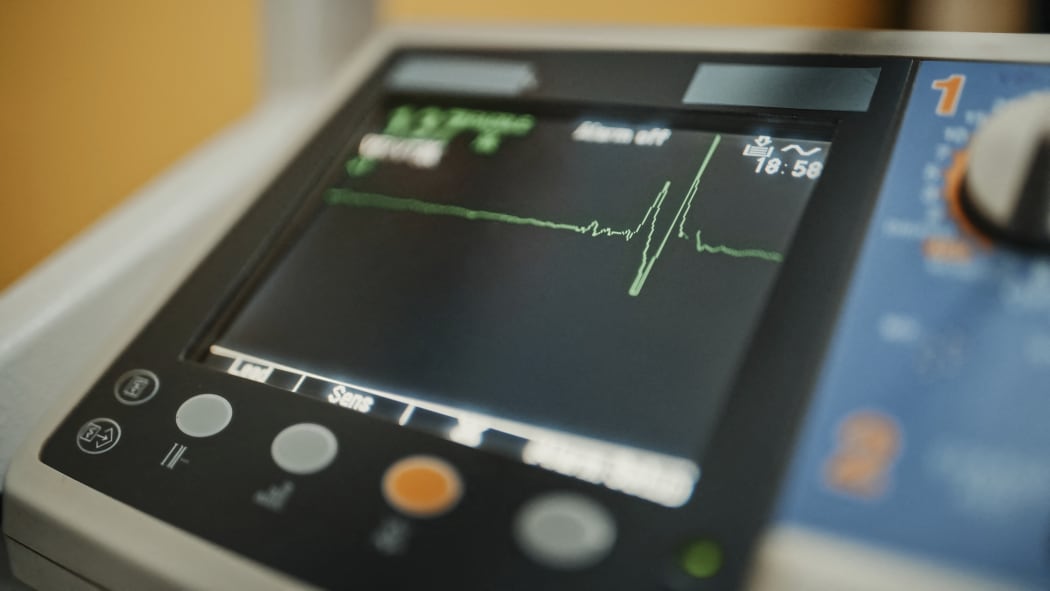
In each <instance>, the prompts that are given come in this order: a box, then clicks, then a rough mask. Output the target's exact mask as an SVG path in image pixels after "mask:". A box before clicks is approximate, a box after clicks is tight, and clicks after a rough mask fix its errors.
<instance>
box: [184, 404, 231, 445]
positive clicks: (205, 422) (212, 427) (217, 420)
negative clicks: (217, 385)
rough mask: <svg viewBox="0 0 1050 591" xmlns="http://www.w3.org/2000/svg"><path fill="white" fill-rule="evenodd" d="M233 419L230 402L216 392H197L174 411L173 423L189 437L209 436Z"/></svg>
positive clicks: (223, 427)
mask: <svg viewBox="0 0 1050 591" xmlns="http://www.w3.org/2000/svg"><path fill="white" fill-rule="evenodd" d="M231 419H233V407H232V406H230V402H229V401H228V400H226V399H225V398H223V397H222V396H219V395H218V394H198V395H196V396H194V397H193V398H190V399H189V400H187V401H186V402H183V403H182V406H180V407H179V410H177V411H175V424H176V425H177V426H178V427H179V430H180V431H182V432H183V433H185V434H186V435H189V436H190V437H211V436H212V435H215V434H216V433H218V432H220V431H222V430H223V429H225V428H226V426H227V425H229V424H230V420H231Z"/></svg>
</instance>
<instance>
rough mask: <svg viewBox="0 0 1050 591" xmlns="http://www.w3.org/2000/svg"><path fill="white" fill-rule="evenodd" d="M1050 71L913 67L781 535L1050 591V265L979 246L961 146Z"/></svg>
mask: <svg viewBox="0 0 1050 591" xmlns="http://www.w3.org/2000/svg"><path fill="white" fill-rule="evenodd" d="M1048 89H1050V67H1046V66H1034V65H1003V64H990V63H971V62H948V61H930V62H925V63H923V64H922V65H921V67H920V69H919V71H918V74H917V77H916V79H915V83H914V85H913V90H912V95H911V99H910V102H909V106H908V109H907V112H906V114H905V116H904V119H903V122H902V127H901V129H900V131H899V135H898V140H897V144H896V148H895V152H894V154H893V156H892V159H891V163H890V168H889V171H888V174H887V176H886V179H885V181H884V184H883V187H882V189H881V195H880V198H879V202H878V205H877V206H876V211H875V212H874V216H873V218H872V222H871V224H870V226H869V230H868V236H867V238H866V242H865V245H864V247H863V250H862V253H861V255H860V259H859V264H858V266H857V270H856V272H855V276H854V279H853V282H852V285H851V288H850V293H849V295H848V297H847V300H846V303H845V307H844V309H843V312H842V315H841V321H840V323H839V327H838V329H837V332H836V334H835V335H834V337H833V342H832V343H831V347H830V349H829V350H830V351H831V354H830V355H829V358H828V360H827V363H826V369H825V371H824V372H823V375H822V377H821V380H820V382H819V385H818V388H817V390H816V393H815V395H814V400H813V406H812V410H811V413H810V416H809V419H808V422H807V424H806V425H805V426H804V430H803V434H802V438H801V440H800V447H799V449H798V451H797V454H796V458H795V462H794V464H793V467H792V469H791V474H790V476H789V479H788V481H787V486H786V490H785V493H784V496H783V498H782V501H781V506H780V510H779V520H780V522H781V523H784V524H787V525H796V526H802V527H805V528H809V529H812V530H816V531H820V532H825V533H828V534H832V535H836V536H845V537H847V538H852V539H855V540H859V541H861V542H865V543H868V544H872V545H875V546H878V547H882V548H888V549H890V550H897V551H900V552H901V553H904V554H912V555H918V556H920V557H925V558H927V559H929V560H931V561H933V562H935V563H941V564H943V565H945V566H947V567H950V568H953V569H962V570H964V571H969V572H973V573H975V574H978V575H984V576H988V577H990V578H994V579H997V580H1004V581H1010V582H1013V583H1016V584H1017V585H1018V586H1020V587H1022V588H1027V587H1031V588H1037V589H1046V588H1050V256H1048V255H1045V254H1034V253H1031V252H1022V251H1017V250H1013V249H1010V248H1008V247H1003V246H1000V245H997V244H995V243H994V242H992V241H990V240H988V239H986V238H984V237H983V236H982V235H980V233H979V232H976V231H974V230H973V229H972V228H971V227H970V226H969V224H968V223H967V222H966V221H965V219H964V218H963V217H962V216H961V212H960V210H959V205H958V199H959V191H960V183H961V179H962V173H963V170H964V167H965V163H966V157H967V152H966V148H967V145H968V143H969V140H970V136H971V135H972V134H973V132H974V131H975V130H976V129H977V128H978V127H979V126H980V125H981V123H982V122H983V121H984V120H985V119H986V118H987V117H989V116H990V115H991V114H992V113H993V112H994V111H995V110H996V109H997V108H999V107H1001V106H1002V105H1004V104H1007V103H1008V102H1010V101H1012V100H1014V99H1017V98H1020V97H1023V96H1025V95H1028V94H1030V93H1033V92H1039V91H1046V90H1048Z"/></svg>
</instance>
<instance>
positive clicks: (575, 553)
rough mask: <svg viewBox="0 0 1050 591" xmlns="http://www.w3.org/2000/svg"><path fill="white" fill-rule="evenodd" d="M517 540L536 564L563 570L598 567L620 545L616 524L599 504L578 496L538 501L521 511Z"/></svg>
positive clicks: (560, 495) (516, 525)
mask: <svg viewBox="0 0 1050 591" xmlns="http://www.w3.org/2000/svg"><path fill="white" fill-rule="evenodd" d="M514 537H515V539H516V540H517V542H518V545H519V546H520V547H521V550H522V551H523V552H524V553H525V554H526V555H527V556H528V557H529V558H531V559H532V560H534V561H535V562H537V563H539V564H541V565H543V566H546V567H549V568H554V569H559V570H579V569H583V568H587V567H588V566H592V565H594V564H597V563H598V562H599V561H601V560H602V559H603V558H605V557H606V555H608V554H609V551H610V550H612V547H613V543H614V542H615V541H616V524H615V523H614V522H613V518H612V516H611V515H610V514H609V512H608V511H607V510H606V509H605V508H604V507H602V506H601V505H599V504H598V503H597V502H595V501H593V500H591V499H589V498H587V497H585V496H582V495H578V494H575V493H552V494H546V495H543V496H541V497H537V498H535V499H533V500H531V501H529V502H528V503H525V505H524V506H523V507H522V508H521V510H520V511H519V512H518V516H517V518H516V519H515V522H514Z"/></svg>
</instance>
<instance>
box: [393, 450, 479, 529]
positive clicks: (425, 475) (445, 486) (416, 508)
mask: <svg viewBox="0 0 1050 591" xmlns="http://www.w3.org/2000/svg"><path fill="white" fill-rule="evenodd" d="M462 496H463V480H462V479H461V478H460V477H459V473H458V472H457V471H456V469H455V468H453V467H452V465H451V464H449V463H448V462H446V461H445V460H442V459H440V458H435V457H433V456H410V457H407V458H404V459H402V460H399V461H398V462H397V463H395V464H394V465H393V466H390V468H388V469H387V471H386V474H384V475H383V497H384V498H386V502H387V503H389V504H390V506H391V507H393V508H395V509H397V510H398V511H400V512H402V513H404V514H406V515H409V516H412V517H438V516H440V515H444V514H445V513H448V512H449V511H451V510H452V508H453V507H455V506H456V504H457V503H459V499H460V497H462Z"/></svg>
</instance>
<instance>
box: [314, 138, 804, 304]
mask: <svg viewBox="0 0 1050 591" xmlns="http://www.w3.org/2000/svg"><path fill="white" fill-rule="evenodd" d="M721 141H722V136H721V135H716V136H715V139H714V141H712V142H711V147H710V148H708V150H707V154H706V155H705V156H704V159H703V162H701V164H700V168H699V169H698V170H697V171H696V176H695V177H694V178H693V182H692V184H691V185H689V190H688V191H687V192H686V194H685V198H683V199H682V202H681V204H680V205H679V206H678V211H677V212H676V213H675V216H674V217H673V218H672V219H671V223H670V224H668V226H667V230H666V231H665V232H664V233H663V236H662V237H660V236H658V235H657V231H656V230H657V222H658V220H659V218H660V212H661V209H662V208H663V205H664V201H665V200H666V199H667V194H668V192H669V191H670V188H671V182H670V181H664V185H663V188H662V189H660V192H659V193H657V195H656V197H655V198H654V199H653V202H652V203H651V204H650V205H649V208H648V209H646V211H645V215H643V216H642V219H641V221H639V222H638V224H637V225H636V226H635V227H633V228H631V227H627V228H620V229H617V228H614V227H611V226H607V225H603V224H602V223H601V222H599V221H598V220H593V221H591V222H590V223H588V224H584V225H577V224H569V223H564V222H554V221H549V220H542V219H539V218H533V217H523V216H518V215H513V214H509V213H501V212H496V211H485V210H481V209H470V208H467V207H462V206H459V205H449V204H444V203H432V202H429V201H422V200H420V199H409V198H405V197H391V196H389V195H381V194H378V193H365V192H361V191H354V190H352V189H342V188H337V189H329V190H328V191H327V192H326V194H325V202H326V203H328V204H330V205H348V206H351V207H364V208H373V209H383V210H387V211H397V212H408V213H415V214H420V215H436V216H449V217H456V218H460V219H464V220H471V221H486V222H498V223H501V224H512V225H516V226H533V227H536V228H544V229H548V230H564V231H569V232H575V233H577V234H582V235H585V236H588V237H592V238H597V237H614V238H623V239H624V241H627V242H630V241H631V240H633V239H634V238H636V237H638V236H641V235H644V236H645V246H644V247H643V248H642V259H641V261H640V262H639V264H638V270H637V271H636V273H635V276H634V280H633V281H632V282H631V285H630V287H629V288H628V290H627V293H628V294H630V295H631V296H637V295H638V294H640V293H641V292H642V287H644V286H645V282H646V280H647V279H648V278H649V273H650V272H651V271H652V269H653V266H654V265H655V264H656V261H657V260H659V258H660V255H661V254H662V253H663V250H664V247H665V246H666V245H667V241H668V240H670V238H671V235H672V234H675V236H676V237H677V238H680V239H685V240H692V241H693V242H694V244H695V246H696V251H697V252H699V253H706V254H715V255H724V256H730V257H734V258H751V259H760V260H764V261H769V262H773V263H779V262H781V261H782V260H783V258H784V257H783V255H781V254H780V253H779V252H774V251H769V250H761V249H757V248H747V249H739V248H733V247H730V246H726V245H724V244H707V243H705V242H703V241H702V240H701V237H700V236H701V231H700V230H697V231H696V232H695V233H694V234H693V235H690V234H689V233H688V232H686V230H685V218H686V216H687V215H688V214H689V210H690V209H691V208H692V206H693V200H694V199H695V198H696V193H697V191H698V190H699V189H700V179H701V178H702V177H703V175H704V172H705V171H706V170H707V165H708V164H710V162H711V158H712V157H713V156H714V154H715V150H717V149H718V144H719V143H720V142H721ZM676 227H677V232H676V231H675V229H676ZM654 237H656V239H655V240H654Z"/></svg>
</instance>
